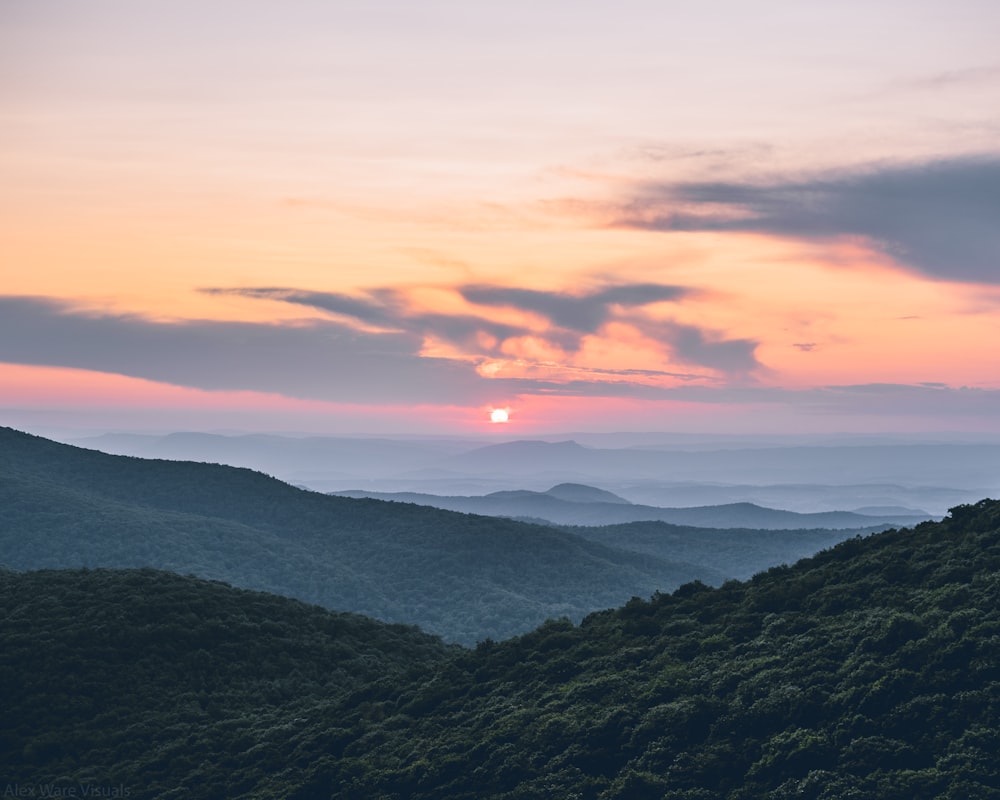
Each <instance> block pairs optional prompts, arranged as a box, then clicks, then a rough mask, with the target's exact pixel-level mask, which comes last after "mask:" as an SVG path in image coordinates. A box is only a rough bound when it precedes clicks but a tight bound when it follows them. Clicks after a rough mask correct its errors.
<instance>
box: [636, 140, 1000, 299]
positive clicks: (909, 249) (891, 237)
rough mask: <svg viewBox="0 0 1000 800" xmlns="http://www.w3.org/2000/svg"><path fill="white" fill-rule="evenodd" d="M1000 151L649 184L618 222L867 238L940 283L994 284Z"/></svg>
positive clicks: (999, 236)
mask: <svg viewBox="0 0 1000 800" xmlns="http://www.w3.org/2000/svg"><path fill="white" fill-rule="evenodd" d="M998 220H1000V157H998V156H984V157H977V158H971V157H970V158H961V159H951V160H942V161H935V162H931V163H925V164H908V165H901V166H900V165H896V166H883V167H878V168H873V169H869V170H864V171H854V172H840V173H830V174H826V175H823V176H819V177H815V178H809V179H802V180H785V181H781V180H779V181H773V182H770V183H759V182H758V183H751V182H743V183H741V182H693V183H681V184H650V185H648V186H647V187H646V188H645V189H644V190H643V191H642V192H641V193H640V195H639V196H638V197H637V198H635V199H633V200H632V201H630V202H629V203H628V204H626V205H625V206H624V207H623V208H622V211H621V215H620V217H619V219H618V220H617V224H620V225H624V226H628V227H635V228H643V229H646V230H657V231H752V232H761V233H771V234H775V235H779V236H788V237H797V238H807V239H824V238H834V237H845V236H850V237H864V238H866V239H868V240H869V241H870V242H871V243H872V244H873V245H874V246H875V247H876V248H878V249H879V250H881V251H882V252H884V253H886V254H888V255H889V256H891V257H892V258H893V259H895V260H896V261H898V262H899V263H902V264H905V265H907V266H909V267H911V268H913V269H916V270H918V271H920V272H922V273H924V274H925V275H927V276H929V277H932V278H937V279H944V280H954V281H968V282H975V283H1000V224H998V223H997V221H998Z"/></svg>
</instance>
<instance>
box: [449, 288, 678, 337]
mask: <svg viewBox="0 0 1000 800" xmlns="http://www.w3.org/2000/svg"><path fill="white" fill-rule="evenodd" d="M459 292H460V293H461V295H462V297H464V298H465V299H466V300H468V301H469V302H470V303H476V304H477V305H482V306H494V307H497V306H499V307H507V308H517V309H520V310H521V311H530V312H533V313H536V314H541V315H542V316H544V317H547V318H548V319H549V320H551V321H552V322H553V323H554V324H555V325H558V326H559V327H562V328H567V329H569V330H572V331H577V332H580V333H594V332H595V331H597V330H598V329H599V328H600V327H601V326H602V325H603V324H604V323H605V322H607V321H608V320H609V319H611V317H612V306H615V305H619V306H625V307H632V308H634V307H636V306H644V305H649V304H651V303H658V302H662V301H665V300H678V299H680V298H682V297H684V296H685V295H687V294H690V293H691V290H690V289H687V288H685V287H683V286H665V285H661V284H655V283H648V284H647V283H643V284H625V285H619V286H609V287H607V288H604V289H601V290H599V291H596V292H591V293H589V294H583V295H567V294H563V293H561V292H543V291H538V290H535V289H519V288H511V287H506V286H483V285H470V286H462V287H460V288H459Z"/></svg>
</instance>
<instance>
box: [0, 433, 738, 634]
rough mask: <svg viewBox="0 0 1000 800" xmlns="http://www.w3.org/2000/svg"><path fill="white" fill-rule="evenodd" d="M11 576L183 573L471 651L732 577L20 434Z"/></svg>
mask: <svg viewBox="0 0 1000 800" xmlns="http://www.w3.org/2000/svg"><path fill="white" fill-rule="evenodd" d="M0 564H5V565H6V566H8V567H12V568H15V569H20V570H24V569H39V568H60V567H63V568H66V567H156V568H159V569H168V570H171V571H174V572H179V573H184V574H186V573H190V574H193V575H198V576H200V577H204V578H210V579H217V580H225V581H227V582H230V583H233V584H234V585H237V586H241V587H244V588H250V589H259V590H264V591H271V592H275V593H278V594H283V595H286V596H289V597H295V598H298V599H300V600H304V601H307V602H311V603H316V604H318V605H322V606H324V607H326V608H332V609H336V610H343V611H354V612H357V613H362V614H366V615H369V616H372V617H375V618H377V619H381V620H385V621H389V622H403V623H412V624H419V625H421V626H422V627H423V628H425V629H426V630H428V631H430V632H433V633H437V634H440V635H443V636H445V637H446V638H448V639H450V640H453V641H461V642H466V643H472V642H475V641H477V640H480V639H484V638H488V637H492V638H506V637H508V636H511V635H513V634H515V633H518V632H523V631H526V630H530V629H531V628H532V627H534V626H535V625H538V624H539V623H541V622H543V621H544V620H546V619H549V618H553V617H560V616H568V617H570V618H572V619H579V618H581V617H582V616H583V615H585V614H587V613H589V612H590V611H593V610H595V609H598V608H607V607H610V606H613V605H616V604H619V603H621V602H624V601H625V600H627V599H628V598H629V597H631V596H633V595H647V594H649V593H651V592H653V591H656V590H658V589H660V590H663V589H668V588H670V587H673V586H677V585H679V584H680V583H683V582H685V581H687V580H691V579H692V578H696V577H697V578H700V579H702V580H705V581H708V582H719V581H721V580H722V578H723V577H724V575H723V574H722V573H719V572H717V571H715V570H713V569H711V568H707V567H702V566H699V565H697V564H688V563H680V562H677V561H675V560H664V559H662V558H659V557H656V556H651V555H648V554H642V553H635V552H631V551H627V550H622V549H620V548H610V547H607V546H605V545H601V544H598V543H595V542H591V541H588V540H586V539H583V538H582V537H579V536H576V535H574V534H572V533H568V532H565V531H561V530H556V529H553V528H551V527H548V526H537V525H529V524H524V523H518V522H514V521H511V520H502V519H494V518H489V517H481V516H470V515H465V514H456V513H453V512H447V511H441V510H438V509H433V508H424V507H418V506H412V505H409V506H405V505H400V504H395V503H383V502H379V501H375V500H351V499H346V498H340V497H327V496H325V495H322V494H318V493H315V492H308V491H303V490H300V489H297V488H295V487H293V486H289V485H287V484H285V483H282V482H280V481H278V480H275V479H274V478H270V477H268V476H266V475H263V474H261V473H258V472H253V471H251V470H248V469H237V468H233V467H226V466H221V465H213V464H202V463H190V462H178V461H160V460H146V459H139V458H132V457H125V456H112V455H107V454H104V453H99V452H96V451H92V450H85V449H82V448H76V447H71V446H68V445H62V444H58V443H56V442H52V441H49V440H46V439H42V438H40V437H35V436H30V435H27V434H23V433H19V432H17V431H13V430H11V429H9V428H4V429H0Z"/></svg>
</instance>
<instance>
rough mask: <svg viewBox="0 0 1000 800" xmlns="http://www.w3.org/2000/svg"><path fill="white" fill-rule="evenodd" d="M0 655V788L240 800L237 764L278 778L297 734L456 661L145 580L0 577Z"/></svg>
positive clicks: (153, 577)
mask: <svg viewBox="0 0 1000 800" xmlns="http://www.w3.org/2000/svg"><path fill="white" fill-rule="evenodd" d="M0 644H2V646H0V776H2V777H0V784H3V786H7V785H10V784H13V783H17V782H20V783H21V784H23V785H25V786H31V787H41V786H44V785H48V784H51V783H53V782H55V783H58V784H60V785H61V786H63V787H64V788H72V787H74V786H75V787H77V795H78V796H79V795H80V794H81V790H80V789H79V785H80V784H84V785H92V786H98V787H101V786H104V787H107V786H110V785H112V784H113V785H116V786H117V785H121V784H124V785H125V786H126V787H132V791H133V793H136V794H137V795H139V796H142V797H168V796H178V797H180V796H190V795H188V794H187V792H188V791H189V790H190V789H192V788H193V789H196V790H197V794H196V795H195V796H198V797H225V796H232V795H235V794H236V793H238V792H239V791H241V790H243V789H246V788H248V787H247V786H242V787H240V786H239V785H238V784H237V783H234V781H233V780H232V776H231V775H230V774H229V773H228V771H227V764H228V763H229V759H230V758H231V757H232V754H233V753H234V752H239V750H240V748H247V749H252V751H253V760H254V762H255V763H256V764H257V765H258V770H270V769H277V768H278V767H279V766H285V765H286V762H285V761H283V760H279V761H274V762H268V758H269V756H271V755H272V753H274V752H275V747H281V746H283V744H284V741H285V739H286V738H287V734H288V731H289V730H291V729H292V728H293V727H296V726H298V727H301V726H302V725H303V724H305V723H306V721H307V720H315V718H316V715H317V714H318V713H320V710H321V708H323V707H326V706H329V705H330V704H331V703H332V702H333V701H335V700H337V699H341V698H344V697H347V696H350V695H351V693H352V692H356V691H358V690H359V689H360V688H362V687H365V686H367V685H369V684H371V683H374V682H376V681H380V680H381V681H392V682H403V683H405V682H406V681H407V680H408V679H409V678H408V676H415V675H419V674H422V673H423V672H425V671H426V669H427V668H428V667H429V666H430V665H433V664H437V663H441V662H442V661H443V660H444V659H445V658H447V657H449V655H450V653H451V652H452V649H453V648H454V647H455V646H452V648H449V647H446V646H445V645H443V644H442V643H441V641H440V640H439V639H436V638H433V637H431V636H428V635H427V634H424V633H422V632H420V631H419V630H418V629H416V628H412V627H404V626H399V625H396V626H392V625H386V624H383V623H379V622H376V621H374V620H370V619H367V618H365V617H360V616H355V615H352V614H338V613H334V612H329V611H325V610H323V609H320V608H317V607H314V606H307V605H305V604H303V603H300V602H297V601H294V600H289V599H286V598H282V597H277V596H274V595H268V594H263V593H257V592H249V591H241V590H237V589H233V588H231V587H229V586H225V585H222V584H218V583H210V582H207V581H203V580H198V579H195V578H183V577H180V576H177V575H172V574H170V573H165V572H157V571H154V570H148V569H147V570H75V571H70V570H63V571H39V572H31V573H25V574H18V573H13V572H0ZM324 704H325V706H324ZM265 765H268V766H265ZM3 786H0V792H2V791H3ZM40 792H41V789H39V790H38V791H37V792H36V794H39V793H40ZM98 796H100V795H98Z"/></svg>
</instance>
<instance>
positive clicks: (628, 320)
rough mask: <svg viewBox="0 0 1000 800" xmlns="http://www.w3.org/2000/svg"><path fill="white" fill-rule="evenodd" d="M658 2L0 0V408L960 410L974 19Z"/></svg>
mask: <svg viewBox="0 0 1000 800" xmlns="http://www.w3.org/2000/svg"><path fill="white" fill-rule="evenodd" d="M668 6H669V4H667V5H666V6H665V5H664V4H661V3H653V2H642V1H641V0H629V1H628V2H626V3H624V4H617V5H615V6H614V7H613V8H612V7H611V6H610V5H606V4H600V3H583V4H572V5H571V4H559V3H556V4H552V5H551V7H550V6H545V7H544V8H539V7H538V6H537V4H529V3H527V2H520V0H517V2H512V3H510V4H505V6H504V7H502V8H500V7H495V8H493V7H491V8H489V9H487V8H486V7H483V6H478V7H475V8H473V7H471V6H468V5H463V4H455V3H451V2H445V0H434V1H433V2H430V3H427V4H422V5H421V6H420V8H419V10H418V9H415V8H414V7H412V6H408V5H405V4H401V3H397V2H389V1H388V0H376V2H373V3H372V4H370V5H369V4H366V6H365V7H364V8H349V7H348V6H345V5H343V4H332V5H331V4H325V3H319V2H304V3H301V4H297V5H296V7H295V8H294V9H288V8H285V9H279V8H277V7H274V6H271V5H270V4H265V3H256V2H252V3H240V4H236V3H230V2H220V3H218V4H213V5H212V6H211V10H210V11H206V10H205V8H204V6H203V5H201V4H196V3H193V2H187V1H186V0H185V1H183V2H171V3H166V2H151V3H148V4H146V3H144V4H138V5H137V4H131V3H126V2H122V1H121V0H97V2H94V3H92V4H90V3H88V4H83V5H80V6H77V7H73V8H72V9H67V8H66V7H65V6H64V5H63V4H58V3H55V2H49V0H39V1H38V2H36V1H35V0H32V1H31V2H28V0H15V2H12V3H8V4H5V6H4V9H3V10H2V11H0V15H2V20H0V22H3V24H2V25H0V52H3V53H5V55H4V56H3V57H2V59H0V76H2V81H0V114H2V120H0V122H2V124H0V186H2V188H0V245H2V263H0V423H2V422H3V421H4V419H7V420H9V423H8V424H36V425H37V424H43V423H42V422H38V420H51V421H53V424H59V425H63V426H66V427H73V426H96V427H114V426H115V424H116V423H115V422H114V420H116V419H117V420H118V423H117V424H119V425H124V426H126V427H139V428H141V427H148V428H164V427H171V426H172V425H178V426H184V427H190V428H210V427H239V426H240V425H242V426H244V427H246V428H248V429H284V430H288V429H297V428H301V427H304V428H307V429H315V430H338V431H358V432H361V431H364V430H379V431H391V430H398V431H421V432H422V431H431V430H433V431H438V432H447V431H450V430H460V431H471V430H480V431H482V432H484V433H491V432H493V431H495V429H496V428H497V427H498V426H496V425H492V426H491V425H490V423H489V421H488V420H489V412H490V410H491V409H492V408H495V407H503V408H509V409H510V410H511V414H510V421H509V422H508V423H506V424H505V425H503V426H502V427H503V428H504V429H505V430H508V431H512V432H513V431H524V432H530V431H536V432H537V431H542V430H552V431H554V430H560V429H567V430H568V429H590V430H616V429H632V430H637V429H642V428H643V427H655V428H657V429H665V430H674V429H678V430H694V429H697V430H706V431H709V430H734V431H747V432H749V431H754V430H774V429H777V430H780V429H781V426H782V425H786V426H791V427H792V428H793V429H801V430H804V431H805V430H809V431H814V430H817V431H820V430H831V431H832V430H879V429H885V430H897V429H900V427H901V426H902V427H906V426H910V427H911V428H913V429H918V430H920V429H926V428H935V429H942V430H951V429H957V428H961V429H974V428H976V427H977V426H978V427H982V428H988V429H990V430H994V429H997V428H1000V402H998V400H1000V394H995V393H997V392H1000V347H998V346H997V345H996V344H995V343H994V342H995V341H996V339H997V337H996V334H995V331H996V330H997V328H998V321H1000V319H998V314H1000V288H998V284H1000V279H998V278H1000V232H998V231H997V226H996V224H995V221H996V219H1000V153H998V152H997V150H996V141H997V138H996V133H997V128H996V120H995V115H993V114H991V109H995V108H997V107H1000V60H998V59H997V58H996V55H995V52H994V51H995V40H994V37H993V36H992V35H991V32H995V31H996V30H998V29H1000V10H998V7H997V6H996V5H995V4H992V3H986V2H975V1H974V0H964V1H962V2H957V3H955V2H952V3H944V2H937V1H936V0H933V1H930V2H926V3H921V4H916V5H914V4H912V3H908V4H904V3H902V2H899V3H896V2H890V3H885V4H879V7H878V8H877V9H872V8H870V4H863V3H854V2H845V3H844V4H838V6H837V8H836V9H833V8H820V7H818V6H816V5H815V4H801V3H792V2H790V0H789V1H788V2H785V1H784V0H782V1H781V2H774V3H769V4H765V5H764V6H763V7H761V8H759V9H757V10H756V11H755V13H754V14H750V13H749V12H748V7H747V6H745V5H744V4H741V3H736V2H735V0H733V1H731V2H722V1H721V0H720V2H716V3H714V4H713V3H709V4H706V8H703V9H701V10H695V9H694V8H693V7H692V8H691V9H687V10H685V11H681V10H679V9H676V8H671V7H668ZM707 6H712V7H711V8H708V7H707ZM805 6H808V7H805ZM720 19H722V20H727V22H723V23H719V20H720ZM904 21H905V24H901V23H902V22H904ZM888 41H891V42H892V48H891V49H890V48H886V47H878V46H875V45H877V44H884V43H885V42H888ZM209 290H211V291H209ZM837 387H848V388H841V389H838V388H837ZM859 387H866V388H859ZM227 412H230V414H229V417H228V422H227V421H226V418H227ZM32 420H34V422H32ZM240 420H242V422H240Z"/></svg>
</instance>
